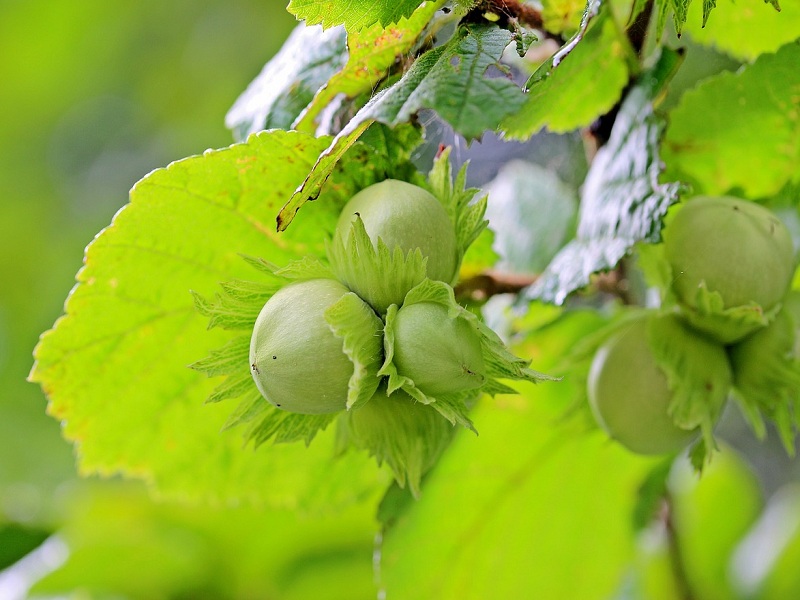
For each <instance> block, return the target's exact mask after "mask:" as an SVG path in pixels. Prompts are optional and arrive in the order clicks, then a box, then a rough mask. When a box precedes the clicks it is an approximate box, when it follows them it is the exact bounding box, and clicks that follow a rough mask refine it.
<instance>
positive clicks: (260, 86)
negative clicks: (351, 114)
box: [225, 24, 347, 141]
mask: <svg viewBox="0 0 800 600" xmlns="http://www.w3.org/2000/svg"><path fill="white" fill-rule="evenodd" d="M345 37H346V36H345V32H344V30H343V29H341V28H337V29H329V30H327V31H322V29H321V28H320V27H306V26H305V25H302V24H301V25H298V26H297V27H296V28H295V30H294V31H293V32H292V34H291V35H290V36H289V38H288V39H287V40H286V42H285V43H284V45H283V48H281V51H280V52H278V54H276V55H275V56H274V57H273V58H272V59H271V60H270V61H269V62H268V63H267V64H266V65H265V66H264V68H263V69H262V71H261V73H259V75H258V77H256V78H255V79H254V80H253V82H252V83H251V84H250V85H249V86H248V87H247V89H246V90H245V91H244V93H242V95H241V96H239V98H238V99H237V100H236V102H235V103H234V104H233V106H232V107H231V109H230V110H229V111H228V114H227V115H226V116H225V125H226V126H227V127H228V129H230V130H231V131H232V132H233V137H234V138H235V139H236V140H238V141H242V140H244V139H245V138H246V137H247V136H248V135H249V134H251V133H254V132H256V131H261V130H262V129H289V128H290V127H291V125H292V123H293V122H294V120H295V119H296V118H297V117H298V115H300V113H301V112H302V111H303V109H305V108H306V106H307V105H308V104H309V103H310V102H311V100H312V99H313V98H314V94H316V93H317V90H319V88H320V87H322V86H323V84H324V83H325V82H326V81H328V79H330V78H331V76H332V75H334V73H336V72H337V71H339V69H341V68H342V67H343V66H344V64H345V61H346V60H347V48H346V46H345Z"/></svg>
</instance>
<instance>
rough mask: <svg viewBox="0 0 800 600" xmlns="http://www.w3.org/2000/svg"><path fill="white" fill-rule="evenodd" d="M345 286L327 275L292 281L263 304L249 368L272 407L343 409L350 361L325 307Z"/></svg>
mask: <svg viewBox="0 0 800 600" xmlns="http://www.w3.org/2000/svg"><path fill="white" fill-rule="evenodd" d="M349 291H350V290H348V289H347V288H346V287H345V286H343V285H342V284H341V283H339V282H337V281H333V280H330V279H312V280H309V281H302V282H299V283H292V284H289V285H287V286H286V287H283V288H281V289H280V290H278V292H276V293H275V295H273V296H272V297H271V298H270V299H269V300H268V301H267V303H266V304H265V305H264V308H262V309H261V313H260V314H259V315H258V319H257V320H256V323H255V327H254V328H253V335H252V338H251V341H250V370H251V373H252V375H253V380H254V381H255V383H256V386H257V387H258V389H259V391H260V392H261V394H262V395H263V396H264V397H265V398H266V399H267V400H268V401H269V402H271V403H272V404H273V405H275V406H276V407H278V408H280V409H282V410H286V411H289V412H294V413H302V414H321V413H333V412H337V411H340V410H344V409H345V403H346V401H347V392H348V385H349V381H350V377H351V376H352V375H353V363H352V362H351V361H350V359H349V358H348V356H347V355H346V354H345V352H344V350H343V344H342V340H341V339H340V338H338V337H336V336H335V335H334V333H333V331H332V330H331V327H330V326H329V325H328V323H327V321H326V320H325V311H326V310H327V308H328V307H329V306H331V305H332V304H334V303H335V302H337V301H338V300H339V299H340V298H341V297H342V296H343V295H344V294H347V293H349Z"/></svg>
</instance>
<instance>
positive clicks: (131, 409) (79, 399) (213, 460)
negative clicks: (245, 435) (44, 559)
mask: <svg viewBox="0 0 800 600" xmlns="http://www.w3.org/2000/svg"><path fill="white" fill-rule="evenodd" d="M328 143H329V140H328V139H314V138H312V137H310V136H307V135H304V134H300V133H296V132H283V131H269V132H264V133H260V134H257V135H255V136H251V137H250V139H249V141H248V142H247V143H246V144H239V145H234V146H231V147H230V148H226V149H224V150H219V151H211V152H207V153H205V154H204V155H203V156H197V157H192V158H188V159H185V160H182V161H179V162H176V163H173V164H172V165H170V166H169V167H167V168H166V169H159V170H156V171H154V172H153V173H151V174H150V175H148V176H147V177H146V178H145V179H143V180H142V181H140V182H139V183H138V184H137V185H136V186H135V187H134V189H133V191H132V192H131V201H130V204H128V205H127V206H126V207H125V208H123V209H122V210H121V211H120V212H119V213H118V214H117V216H116V217H115V219H114V221H113V223H112V224H111V225H110V226H109V227H108V228H106V229H105V230H104V231H103V232H102V233H101V234H100V235H99V236H97V238H95V240H94V241H93V242H92V243H91V244H90V245H89V247H88V248H87V253H86V258H85V263H86V264H85V266H84V268H83V269H82V270H81V271H80V273H79V274H78V277H77V279H78V284H77V285H76V287H75V289H74V290H73V292H72V294H71V295H70V297H69V299H68V300H67V303H66V315H65V316H64V317H62V318H61V319H59V320H58V322H57V323H56V325H55V327H54V329H53V330H51V331H49V332H47V333H45V334H44V335H43V336H42V339H41V341H40V343H39V345H38V346H37V348H36V351H35V356H36V360H37V362H36V365H35V366H34V369H33V371H32V373H31V379H32V380H33V381H36V382H38V383H41V385H42V387H43V389H44V390H45V392H46V393H47V395H48V398H49V408H48V410H49V412H50V414H51V415H52V416H54V417H55V418H57V419H59V420H61V421H62V422H63V423H64V427H63V432H64V435H65V436H66V437H67V439H69V440H71V441H73V442H74V443H75V444H76V446H77V455H78V462H79V467H80V469H81V471H82V472H83V473H85V474H90V473H100V474H111V473H116V472H121V473H123V474H126V475H128V476H136V477H140V478H145V479H147V480H148V481H149V482H150V483H151V484H152V485H153V486H154V487H155V488H157V489H158V490H159V491H160V492H162V493H165V494H168V495H177V496H181V497H188V498H202V499H211V500H217V501H220V502H223V501H228V500H236V499H244V498H248V499H250V501H253V502H256V503H266V504H270V505H283V506H292V507H303V506H307V507H321V506H325V507H328V508H330V507H336V506H341V505H343V504H346V503H349V502H351V501H353V499H354V498H356V497H358V496H359V495H361V494H362V493H364V492H366V491H368V490H371V489H375V488H376V486H377V487H381V486H383V485H384V484H385V482H386V478H385V474H381V473H378V472H376V470H375V467H374V465H371V464H369V462H368V461H367V459H366V458H365V457H357V456H355V455H348V456H345V457H343V458H341V459H338V460H334V459H333V456H332V454H333V449H334V442H335V439H334V433H335V432H333V431H332V430H331V431H326V432H325V433H324V434H322V435H320V436H319V437H318V439H316V440H315V442H314V444H313V445H312V446H311V447H310V448H308V449H306V448H305V446H304V445H302V444H283V445H280V446H273V447H270V448H267V449H262V450H261V451H259V452H253V451H251V450H244V449H242V447H241V439H240V436H239V435H238V434H236V433H235V432H227V433H223V434H220V430H221V429H222V427H223V426H224V424H225V423H226V421H227V420H228V418H229V413H230V411H231V408H230V407H229V406H226V403H222V404H205V405H204V404H203V401H204V399H205V398H206V397H207V396H208V395H209V394H210V392H211V391H212V389H213V388H214V387H215V385H216V384H217V383H218V381H213V380H208V379H206V378H205V377H204V376H203V375H202V374H200V373H198V372H197V371H193V370H191V369H187V368H186V365H189V364H191V363H195V362H196V361H198V360H199V359H202V358H203V357H204V356H208V355H209V352H211V351H212V350H215V349H219V348H222V350H220V351H219V352H220V353H221V354H219V355H212V356H216V358H212V359H209V360H210V363H206V364H207V366H209V367H210V368H212V369H213V368H216V367H218V366H219V362H218V361H219V360H221V358H220V357H224V356H225V355H227V352H228V351H227V350H224V348H225V345H226V344H227V343H234V342H232V341H231V340H233V339H236V338H238V339H241V335H242V334H241V332H238V331H234V332H229V331H226V330H223V329H220V328H216V329H212V330H210V331H209V330H207V327H206V318H205V317H203V316H202V315H201V314H199V313H198V312H197V311H196V310H195V307H194V303H193V299H192V295H191V294H190V293H189V291H190V290H195V291H196V292H197V293H198V294H199V295H201V296H206V297H207V296H209V295H210V294H212V293H213V292H214V291H215V290H216V289H217V286H218V282H220V281H231V280H235V279H246V278H248V277H252V276H253V270H252V268H251V267H250V266H248V264H247V262H245V261H243V260H242V259H241V257H240V254H246V255H250V256H261V257H265V258H267V259H268V260H269V261H270V262H272V263H274V264H277V265H282V264H286V263H288V262H289V261H291V260H294V259H297V258H299V257H301V256H304V255H306V254H314V255H318V256H321V255H322V253H323V249H324V238H325V236H326V235H327V234H328V233H329V232H331V231H333V228H334V224H335V221H336V218H337V217H338V212H339V210H340V206H341V204H340V203H339V202H340V200H339V197H338V195H337V194H338V193H342V194H343V195H345V196H349V195H351V194H352V193H353V191H354V190H353V189H352V183H351V182H350V181H349V180H347V179H341V178H339V176H338V175H337V178H336V180H335V183H336V186H335V189H334V190H331V192H330V194H328V193H327V192H326V196H325V198H324V199H321V200H320V201H319V202H316V203H314V204H313V205H312V206H311V207H309V209H308V210H307V212H306V213H305V215H304V218H303V219H302V221H300V222H299V223H298V224H297V226H296V227H295V228H293V230H292V231H291V232H288V233H286V234H282V235H279V234H277V233H275V232H274V229H273V226H272V223H273V221H272V219H273V218H274V215H275V213H276V212H277V210H278V208H279V207H280V205H281V204H282V203H283V202H284V201H285V198H287V197H289V196H290V195H291V192H292V190H294V189H295V188H296V186H297V185H298V183H299V182H300V181H302V179H303V177H304V176H305V174H306V173H307V172H308V170H309V169H310V168H311V165H312V164H313V163H314V160H315V158H316V157H317V156H318V155H319V152H321V151H322V149H324V148H325V146H326V145H327V144H328ZM240 289H241V288H240ZM215 364H216V367H215ZM246 367H247V365H246V364H245V365H244V368H245V369H246Z"/></svg>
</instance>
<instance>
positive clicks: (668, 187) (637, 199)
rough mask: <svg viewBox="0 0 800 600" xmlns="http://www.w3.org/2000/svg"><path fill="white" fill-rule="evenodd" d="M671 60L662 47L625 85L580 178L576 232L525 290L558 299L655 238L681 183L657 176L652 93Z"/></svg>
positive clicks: (656, 125)
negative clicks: (637, 78)
mask: <svg viewBox="0 0 800 600" xmlns="http://www.w3.org/2000/svg"><path fill="white" fill-rule="evenodd" d="M676 62H677V55H676V54H674V53H671V52H669V51H665V53H664V55H663V56H662V60H661V61H660V63H659V65H658V66H657V67H656V68H655V70H654V71H653V72H652V73H650V74H649V76H646V77H644V78H643V79H642V82H641V83H640V84H639V85H637V86H636V87H634V88H633V89H632V90H631V91H630V93H629V95H628V97H627V98H626V100H625V102H624V103H623V104H622V107H621V108H620V111H619V114H618V115H617V119H616V122H615V124H614V129H613V130H612V132H611V138H610V140H609V142H608V144H607V145H606V146H604V147H603V148H602V149H601V150H600V151H599V152H598V153H597V156H596V157H595V159H594V162H593V163H592V167H591V169H590V171H589V175H588V176H587V178H586V183H585V185H584V188H583V192H582V201H581V209H580V215H579V224H578V234H577V237H576V239H575V240H573V241H572V242H570V243H569V244H567V246H565V247H564V248H563V249H562V250H561V251H560V252H559V253H558V254H557V255H556V257H555V258H554V259H553V261H552V262H551V263H550V265H549V266H548V267H547V269H546V270H545V272H544V273H543V274H542V276H541V277H540V278H539V279H538V280H537V282H536V283H535V284H534V285H533V286H532V288H531V290H530V292H529V294H530V296H531V297H534V298H540V299H542V300H546V301H549V302H555V303H557V304H561V303H562V302H564V300H565V299H566V297H567V295H568V294H569V293H570V292H572V291H574V290H576V289H578V288H581V287H583V286H585V285H586V284H587V283H589V278H590V276H591V275H592V274H593V273H596V272H598V271H601V270H604V269H610V268H612V267H614V266H615V265H616V264H617V262H618V261H619V260H620V259H621V258H622V257H623V256H624V255H625V254H626V253H627V252H628V251H629V250H630V248H631V247H632V246H633V244H635V243H636V242H638V241H640V240H649V241H657V240H658V239H659V236H660V231H661V219H662V218H663V216H664V215H665V214H666V212H667V208H668V207H669V206H670V205H671V204H673V203H674V202H676V201H677V197H678V192H679V190H680V185H679V184H678V183H659V181H658V177H659V175H660V173H661V170H662V165H661V161H660V159H659V155H658V144H659V136H660V133H661V129H662V124H661V122H660V120H659V119H658V118H657V117H656V116H655V114H654V113H653V108H652V104H651V99H652V97H653V95H654V94H655V93H656V92H657V90H658V89H659V88H660V87H661V85H662V84H663V82H664V81H665V79H667V78H668V77H669V75H670V74H671V73H672V70H673V68H674V67H675V65H676Z"/></svg>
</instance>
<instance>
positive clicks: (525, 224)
mask: <svg viewBox="0 0 800 600" xmlns="http://www.w3.org/2000/svg"><path fill="white" fill-rule="evenodd" d="M486 190H487V192H488V193H489V205H488V208H487V211H486V212H487V217H488V218H489V226H490V228H491V229H492V230H493V231H494V249H495V251H496V252H497V254H498V255H499V256H500V258H501V260H500V262H499V263H498V264H497V268H498V269H500V270H503V271H507V272H510V273H540V272H541V271H542V270H544V268H545V267H546V266H547V264H548V263H549V262H550V260H552V259H553V257H554V256H555V255H556V253H557V252H558V250H559V249H560V248H561V247H562V246H563V245H564V243H565V242H566V241H567V240H568V239H569V238H570V237H571V235H570V234H571V233H572V232H573V231H574V229H575V221H576V220H577V212H578V199H577V193H576V192H575V190H573V189H571V188H570V187H569V186H567V185H566V184H565V183H564V182H562V181H561V180H560V179H559V178H558V176H557V175H555V174H554V173H553V172H552V171H550V170H548V169H545V168H544V167H541V166H539V165H535V164H532V163H527V162H523V161H519V160H517V161H511V162H508V163H506V164H505V165H504V166H503V167H501V169H500V172H499V173H498V174H497V177H496V178H495V179H494V180H492V181H491V182H490V183H489V184H488V185H487V186H486Z"/></svg>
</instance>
